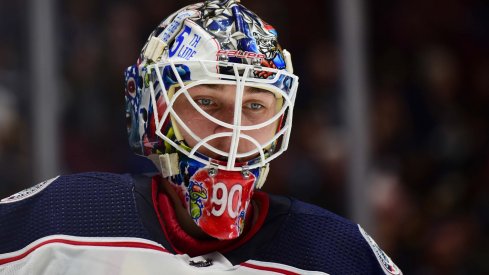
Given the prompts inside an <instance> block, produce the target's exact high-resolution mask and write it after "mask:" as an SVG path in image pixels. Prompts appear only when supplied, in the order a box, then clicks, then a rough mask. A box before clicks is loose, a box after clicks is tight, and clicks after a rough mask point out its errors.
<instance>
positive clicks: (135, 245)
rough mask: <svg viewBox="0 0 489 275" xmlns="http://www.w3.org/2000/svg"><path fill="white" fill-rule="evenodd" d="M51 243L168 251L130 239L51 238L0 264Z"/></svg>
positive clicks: (0, 263) (17, 258) (20, 257)
mask: <svg viewBox="0 0 489 275" xmlns="http://www.w3.org/2000/svg"><path fill="white" fill-rule="evenodd" d="M52 243H62V244H67V245H79V246H106V247H127V248H146V249H152V250H156V251H160V252H169V251H168V250H166V249H165V248H163V247H161V246H157V245H153V244H147V243H139V242H131V241H121V242H117V241H114V242H84V241H74V240H66V239H52V240H47V241H44V242H42V243H39V244H37V245H35V246H34V247H32V248H30V249H29V250H27V251H26V252H24V253H22V254H20V255H17V256H14V257H10V258H5V259H0V265H2V264H7V263H10V262H15V261H18V260H21V259H23V258H25V257H27V256H28V255H29V254H31V253H32V252H33V251H34V250H36V249H38V248H39V247H41V246H44V245H48V244H52Z"/></svg>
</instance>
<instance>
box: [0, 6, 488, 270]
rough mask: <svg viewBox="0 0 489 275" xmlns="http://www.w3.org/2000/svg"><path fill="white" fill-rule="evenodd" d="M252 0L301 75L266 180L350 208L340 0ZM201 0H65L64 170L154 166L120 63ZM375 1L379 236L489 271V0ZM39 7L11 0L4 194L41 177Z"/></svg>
mask: <svg viewBox="0 0 489 275" xmlns="http://www.w3.org/2000/svg"><path fill="white" fill-rule="evenodd" d="M242 2H244V4H245V5H246V6H247V7H248V8H249V9H251V10H253V11H255V12H256V13H257V14H259V15H260V16H261V17H262V18H263V19H264V20H265V21H267V22H269V23H271V24H272V25H273V26H275V28H276V29H277V30H278V32H279V38H280V43H281V45H282V46H283V47H284V48H286V49H288V50H289V51H290V52H291V53H292V59H293V62H294V68H295V73H296V74H297V75H299V77H300V83H301V84H300V86H299V91H298V96H297V103H296V109H295V114H294V116H295V117H294V127H293V131H292V138H291V141H290V146H289V150H288V151H287V152H286V153H285V154H284V155H283V156H281V157H280V158H278V159H277V160H275V161H274V162H272V168H271V175H270V176H269V179H268V180H267V183H266V184H265V187H264V189H265V190H267V191H270V192H273V193H280V194H291V195H293V196H295V197H298V198H300V199H303V200H306V201H308V202H312V203H315V204H318V205H320V206H323V207H325V208H328V209H329V210H332V211H333V212H336V213H339V214H341V215H345V216H348V212H347V209H348V204H349V202H348V198H347V194H346V180H347V175H346V173H347V167H346V165H347V156H348V146H347V144H346V143H345V140H346V137H345V119H344V110H343V109H342V107H341V106H343V105H342V103H343V102H342V100H343V92H342V90H341V85H340V82H339V79H340V77H341V75H340V71H341V70H340V64H341V60H340V57H341V51H342V49H341V47H340V45H339V34H338V26H337V23H336V22H337V20H338V18H337V7H336V5H335V1H317V0H314V1H307V2H304V1H303V2H301V3H303V4H299V2H297V1H291V0H287V1H280V0H269V1H242ZM190 3H193V1H162V0H160V1H157V0H143V1H104V2H101V1H95V0H84V1H80V0H78V1H77V0H66V1H58V2H57V6H56V18H55V22H56V38H57V39H58V40H57V41H56V52H57V54H58V59H59V62H60V63H59V64H58V66H59V71H60V79H61V82H60V87H61V93H60V98H59V102H60V103H61V117H60V124H59V129H60V135H61V136H60V141H61V142H60V144H59V148H60V156H59V158H60V160H61V165H62V167H60V171H59V173H62V174H67V173H76V172H83V171H93V170H96V171H111V172H119V173H123V172H136V171H141V169H143V168H144V165H143V164H141V160H140V159H139V158H137V157H135V156H133V155H132V153H131V152H130V151H129V148H128V145H127V142H126V132H125V131H126V130H125V116H124V110H123V101H124V90H123V76H122V72H123V70H124V68H125V67H127V66H129V65H131V64H133V63H135V61H136V58H137V56H138V54H139V51H140V49H141V47H142V46H143V45H144V43H145V41H146V39H147V37H148V35H149V34H150V32H151V31H152V30H153V28H154V27H155V26H156V25H157V24H158V23H159V22H160V21H162V20H163V19H164V18H165V17H166V16H168V15H169V14H170V13H172V12H173V11H175V10H177V9H179V8H180V7H183V6H184V5H186V4H190ZM365 4H366V10H365V15H366V19H367V22H366V35H365V36H366V39H367V49H366V53H367V59H368V82H369V87H368V91H369V94H368V96H369V117H370V123H369V128H370V132H371V137H370V151H371V154H372V155H371V162H370V170H369V174H370V175H371V178H369V179H366V182H367V181H368V182H369V184H371V185H372V188H371V192H370V193H369V194H365V196H368V197H369V199H370V201H371V203H372V205H373V211H374V212H373V213H374V224H375V230H374V232H371V234H372V235H373V236H374V238H375V239H376V240H377V242H378V243H379V244H380V246H381V247H382V248H383V249H384V250H385V251H386V252H387V253H388V254H389V255H390V256H391V257H392V258H393V259H394V260H395V262H396V263H397V264H398V265H399V266H400V267H401V269H403V271H404V273H405V274H489V263H488V261H487V259H489V238H488V234H487V233H488V232H489V230H488V227H489V184H488V183H489V142H488V141H489V123H488V120H489V51H488V49H489V5H488V4H487V3H486V1H474V0H469V1H462V0H446V1H431V0H429V1H420V0H414V1H386V0H377V1H368V2H366V3H365ZM28 5H29V2H28V1H26V0H20V1H6V0H0V197H1V198H3V197H6V196H8V195H10V194H12V193H14V192H17V191H19V190H21V189H23V188H26V187H29V186H32V185H33V184H35V182H34V179H33V175H32V171H33V168H34V167H33V165H34V164H33V161H32V152H33V148H32V147H33V146H35V144H36V143H35V140H33V138H34V137H33V135H32V128H33V125H32V121H33V119H32V112H31V106H32V104H35V102H32V101H31V100H32V94H33V93H35V92H36V89H35V87H32V86H30V85H29V79H30V74H31V69H30V68H29V58H30V57H29V51H28V49H29V43H30V41H29V36H28V28H29V14H28ZM284 171H286V173H284ZM53 176H55V175H53Z"/></svg>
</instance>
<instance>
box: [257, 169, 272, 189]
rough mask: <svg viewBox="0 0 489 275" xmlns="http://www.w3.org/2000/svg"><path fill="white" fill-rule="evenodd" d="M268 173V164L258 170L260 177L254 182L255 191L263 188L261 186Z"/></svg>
mask: <svg viewBox="0 0 489 275" xmlns="http://www.w3.org/2000/svg"><path fill="white" fill-rule="evenodd" d="M268 171H270V163H267V164H265V166H263V167H261V168H260V176H259V177H258V181H257V182H256V189H261V188H262V187H263V184H265V180H266V179H267V176H268Z"/></svg>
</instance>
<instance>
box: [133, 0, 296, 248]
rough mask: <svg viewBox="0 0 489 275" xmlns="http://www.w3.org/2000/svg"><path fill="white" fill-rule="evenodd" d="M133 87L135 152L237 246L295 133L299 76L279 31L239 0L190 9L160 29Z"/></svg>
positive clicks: (194, 213) (200, 218) (200, 220)
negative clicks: (257, 192)
mask: <svg viewBox="0 0 489 275" xmlns="http://www.w3.org/2000/svg"><path fill="white" fill-rule="evenodd" d="M125 82H126V88H125V98H126V118H127V123H128V134H129V143H130V146H131V148H132V149H133V150H134V151H135V152H136V153H137V154H141V155H144V156H147V157H148V158H150V159H151V160H153V162H154V163H155V165H156V166H157V167H158V169H159V170H160V172H161V174H162V176H163V177H165V178H167V179H168V181H169V182H170V183H171V185H172V186H173V188H174V189H175V190H176V192H177V194H178V195H179V197H180V199H181V201H182V203H183V204H184V206H185V207H186V209H187V210H188V213H189V215H190V216H191V217H192V218H193V220H194V221H195V223H196V224H197V225H198V226H199V227H200V228H201V229H202V230H203V231H204V232H206V233H207V234H209V235H210V236H213V237H215V238H218V239H233V238H237V237H238V236H239V235H240V234H241V232H242V230H243V228H244V221H245V219H246V215H247V211H248V207H249V204H250V201H251V197H252V195H253V191H254V189H255V188H260V187H261V186H262V185H263V183H264V181H265V178H266V176H267V173H268V166H269V164H268V163H269V162H270V161H271V160H273V159H274V158H276V157H277V156H278V155H280V154H281V153H282V152H284V151H285V150H286V149H287V145H288V141H289V135H290V130H291V126H292V109H293V105H294V99H295V94H296V90H297V86H298V78H297V76H295V75H293V73H292V63H291V59H290V54H288V52H287V51H286V50H282V49H281V47H280V46H279V44H278V42H277V33H276V31H275V29H274V28H273V27H272V26H270V25H269V24H267V23H265V22H264V21H263V20H261V19H260V18H259V17H258V16H257V15H255V14H254V13H253V12H251V11H249V10H248V9H246V8H245V7H243V6H242V5H240V4H239V3H237V1H234V0H228V1H206V2H204V3H198V4H194V5H190V6H187V7H184V8H183V9H181V10H179V11H177V12H175V13H174V14H172V15H171V16H169V17H168V18H167V19H166V20H164V21H163V22H162V23H161V24H160V25H159V26H158V27H157V28H156V30H154V31H153V33H152V34H151V35H150V37H149V39H148V41H147V42H146V45H145V46H144V48H143V50H142V52H141V54H140V57H139V59H138V61H137V64H135V65H133V66H130V67H129V68H127V69H126V71H125Z"/></svg>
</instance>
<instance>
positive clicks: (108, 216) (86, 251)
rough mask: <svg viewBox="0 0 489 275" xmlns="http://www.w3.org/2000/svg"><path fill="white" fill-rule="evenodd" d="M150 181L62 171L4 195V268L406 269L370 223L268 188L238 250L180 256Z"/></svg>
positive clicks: (0, 266) (0, 267)
mask: <svg viewBox="0 0 489 275" xmlns="http://www.w3.org/2000/svg"><path fill="white" fill-rule="evenodd" d="M151 192H152V190H151V184H150V180H149V179H146V180H145V179H144V178H142V177H140V178H138V177H133V176H130V175H117V174H108V173H84V174H77V175H69V176H59V177H56V178H54V179H51V180H48V181H45V182H43V183H40V184H38V185H36V186H34V187H32V188H29V189H27V190H24V191H21V192H19V193H17V194H15V195H12V196H10V197H8V198H5V199H3V200H2V201H1V202H0V274H90V275H93V274H401V271H400V270H399V269H398V268H397V267H396V266H395V264H394V263H393V262H392V261H391V259H390V258H389V257H387V256H386V255H385V253H384V252H382V250H381V249H380V248H379V247H378V246H377V244H376V243H375V241H374V240H373V239H372V238H370V237H369V236H368V235H367V234H366V233H365V231H363V229H362V228H361V227H360V226H358V225H356V224H354V223H352V222H351V221H348V220H346V219H344V218H341V217H339V216H337V215H335V214H332V213H330V212H328V211H326V210H324V209H322V208H319V207H316V206H313V205H310V204H306V203H303V202H300V201H297V200H295V199H292V198H288V197H283V196H272V195H265V194H264V193H263V194H262V195H265V196H267V197H268V200H269V207H268V214H267V215H266V218H265V221H264V223H263V225H262V226H261V228H260V230H259V231H258V232H257V233H256V234H254V235H253V236H252V237H251V238H250V239H249V240H247V241H246V242H245V243H243V244H242V245H240V246H239V247H236V248H234V249H233V250H232V251H226V252H219V251H214V252H211V253H207V254H205V255H192V256H190V255H188V254H182V253H177V252H176V251H175V250H174V249H173V248H172V245H171V244H170V242H169V240H168V239H167V237H166V236H165V234H164V233H163V230H162V229H161V225H160V224H159V222H158V217H157V213H156V212H155V207H154V205H153V201H152V199H151V196H152V194H151Z"/></svg>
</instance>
